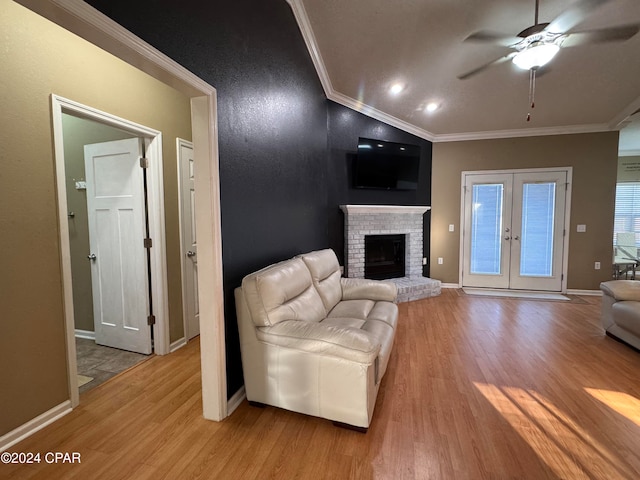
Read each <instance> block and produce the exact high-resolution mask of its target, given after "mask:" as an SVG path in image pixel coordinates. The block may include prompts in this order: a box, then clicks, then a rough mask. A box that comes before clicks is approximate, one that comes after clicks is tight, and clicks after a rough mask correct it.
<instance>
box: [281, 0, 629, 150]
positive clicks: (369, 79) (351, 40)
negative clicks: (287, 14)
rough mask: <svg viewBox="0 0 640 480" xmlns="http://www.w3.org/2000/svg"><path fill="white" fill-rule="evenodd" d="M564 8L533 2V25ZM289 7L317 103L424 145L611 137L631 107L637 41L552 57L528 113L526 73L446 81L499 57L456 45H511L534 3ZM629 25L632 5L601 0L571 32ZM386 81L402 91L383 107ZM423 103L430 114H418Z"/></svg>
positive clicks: (414, 1) (491, 50) (330, 0)
mask: <svg viewBox="0 0 640 480" xmlns="http://www.w3.org/2000/svg"><path fill="white" fill-rule="evenodd" d="M574 1H575V0H541V1H540V12H539V18H540V22H541V23H542V22H548V21H550V20H552V19H553V18H555V17H556V16H557V15H558V14H559V13H561V12H562V11H564V10H565V9H567V8H568V7H569V6H570V5H572V4H573V3H574ZM289 3H291V5H292V8H293V10H294V13H295V15H296V18H297V20H298V23H299V25H300V28H301V30H302V32H303V35H304V36H305V40H306V41H307V46H308V47H309V49H310V52H311V54H312V58H313V59H314V62H315V64H316V68H317V69H318V71H319V74H320V78H321V80H322V82H323V85H324V87H325V90H326V91H327V95H328V97H329V98H331V99H333V100H335V101H338V102H340V103H343V104H345V105H348V106H351V107H353V108H358V109H360V110H362V111H363V112H364V113H367V114H369V115H371V116H374V117H378V118H380V119H382V120H385V121H387V122H389V123H391V124H394V125H396V126H399V127H401V128H404V129H405V130H409V131H412V133H415V134H417V135H419V136H421V137H424V138H427V139H429V140H433V141H443V140H458V139H466V138H491V137H504V136H519V135H541V134H550V133H571V132H590V131H603V130H607V129H616V128H618V126H619V124H621V122H623V121H624V120H625V119H627V118H628V117H629V115H630V114H632V113H633V112H635V111H636V110H637V109H638V108H639V107H640V34H637V35H636V36H635V37H633V38H631V39H630V40H627V41H624V42H610V43H599V44H589V45H580V46H575V47H571V48H563V49H561V51H560V52H559V53H558V55H557V56H556V58H554V59H553V61H552V62H551V63H550V64H549V65H548V66H547V67H544V68H543V69H541V70H540V72H539V73H540V75H539V78H538V79H537V82H536V91H535V109H533V110H531V109H530V108H529V102H528V98H529V73H528V71H523V70H519V69H517V68H516V67H515V66H514V65H513V64H512V63H511V62H504V63H502V64H499V65H497V66H493V67H491V68H489V69H487V70H485V71H483V72H481V73H479V74H477V75H475V76H472V77H471V78H468V79H466V80H459V79H458V78H457V76H458V75H460V74H462V73H465V72H467V71H469V70H472V69H473V68H475V67H478V66H480V65H483V64H484V63H487V62H489V61H491V60H493V59H496V58H498V57H500V56H502V55H504V54H506V53H509V52H510V51H511V50H509V49H508V48H505V47H499V46H497V47H496V46H492V45H487V44H474V43H464V39H465V38H466V37H467V36H468V35H470V34H471V33H473V32H476V31H478V30H494V31H498V32H504V33H507V34H511V35H516V34H517V33H518V32H520V31H521V30H523V29H525V28H527V27H529V26H531V25H533V23H534V5H535V2H534V0H482V1H480V0H398V1H389V0H349V1H344V0H289ZM630 23H640V0H610V1H609V2H608V3H605V4H604V5H601V6H599V7H598V8H597V9H596V10H595V11H593V13H592V14H591V15H590V16H589V17H588V18H587V19H586V20H585V21H584V22H582V23H580V24H579V25H578V26H577V27H576V28H575V29H576V30H584V29H592V28H605V27H610V26H617V25H626V24H630ZM396 82H400V83H403V84H405V85H406V88H405V90H404V91H403V92H401V93H400V94H398V95H396V96H393V95H391V94H390V93H389V91H388V89H389V87H390V86H391V85H392V84H393V83H396ZM430 102H436V103H438V104H439V105H440V108H439V109H438V110H437V111H435V112H433V113H427V112H425V111H424V108H425V106H426V105H427V104H428V103H430ZM529 112H531V121H529V122H527V121H526V117H527V113H529ZM636 116H637V115H636ZM638 143H639V147H638V148H640V140H639V142H638Z"/></svg>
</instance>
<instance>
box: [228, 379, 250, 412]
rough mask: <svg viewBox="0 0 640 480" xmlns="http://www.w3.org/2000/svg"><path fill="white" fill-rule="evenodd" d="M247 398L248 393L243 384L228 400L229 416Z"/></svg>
mask: <svg viewBox="0 0 640 480" xmlns="http://www.w3.org/2000/svg"><path fill="white" fill-rule="evenodd" d="M245 398H247V393H246V391H245V389H244V385H243V386H242V387H240V390H238V391H237V392H236V393H235V394H234V395H233V397H231V398H230V399H229V401H228V402H227V417H228V416H229V415H231V414H232V413H233V412H234V411H235V410H236V408H238V407H239V406H240V404H241V403H242V401H243V400H244V399H245Z"/></svg>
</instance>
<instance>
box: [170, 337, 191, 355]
mask: <svg viewBox="0 0 640 480" xmlns="http://www.w3.org/2000/svg"><path fill="white" fill-rule="evenodd" d="M186 344H187V339H186V337H182V338H179V339H178V340H176V341H175V342H171V345H169V353H173V352H175V351H176V350H178V349H180V348H182V347H184V346H185V345H186Z"/></svg>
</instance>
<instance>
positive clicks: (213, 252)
mask: <svg viewBox="0 0 640 480" xmlns="http://www.w3.org/2000/svg"><path fill="white" fill-rule="evenodd" d="M16 1H17V2H18V3H20V4H21V5H24V6H26V7H27V8H30V9H31V10H33V11H34V12H36V13H38V14H40V15H41V16H43V17H45V18H48V19H49V20H51V21H52V22H54V23H56V24H58V25H59V26H61V27H63V28H65V29H67V30H68V31H70V32H72V33H74V34H76V35H78V36H79V37H80V38H83V39H85V40H87V41H90V42H91V43H93V44H94V45H96V46H98V47H100V48H102V49H103V50H105V51H107V52H109V53H111V54H113V55H115V56H116V57H118V58H120V59H122V60H123V61H125V62H127V63H129V64H131V65H134V66H136V68H138V69H139V70H141V71H143V72H145V73H147V74H149V75H151V76H152V77H154V78H156V79H157V80H159V81H161V82H163V83H166V84H167V85H170V86H172V87H174V88H176V89H177V90H178V91H181V92H183V93H184V94H186V95H188V97H189V98H190V99H191V119H192V135H193V144H194V156H195V158H194V161H195V168H196V180H195V182H196V192H197V193H196V196H197V207H196V215H195V218H196V224H197V226H198V231H199V235H200V243H199V251H198V253H199V261H198V263H199V266H200V268H199V272H198V282H199V285H198V288H199V289H202V291H205V292H207V296H206V298H203V296H202V295H200V296H199V309H200V323H201V325H200V327H201V328H200V330H201V331H200V337H201V341H202V342H204V343H206V344H207V345H208V346H209V348H206V349H203V351H202V352H201V357H202V362H201V366H202V386H203V391H202V397H203V399H202V400H203V413H204V417H205V418H207V419H210V420H222V419H223V418H225V417H226V416H227V404H228V401H227V387H226V376H225V372H226V367H225V365H226V359H225V358H226V357H225V336H224V295H223V282H222V240H221V222H220V200H219V196H220V185H219V169H218V141H217V100H216V95H217V94H216V90H215V88H214V87H212V86H211V85H209V84H207V83H206V82H205V81H204V80H202V79H201V78H199V77H197V76H196V75H194V74H193V73H191V72H189V71H188V70H187V69H185V68H184V67H182V66H181V65H179V64H177V63H176V62H175V61H173V60H171V59H170V58H168V57H167V56H166V55H164V54H162V53H161V52H159V51H158V50H156V49H154V48H153V47H152V46H150V45H149V44H147V43H145V42H143V41H142V40H140V39H139V38H138V37H136V36H135V35H133V34H131V33H130V32H129V31H127V30H126V29H125V28H124V27H121V26H120V25H117V24H115V23H114V22H113V21H112V20H111V19H109V18H108V17H106V16H105V15H103V14H102V13H100V12H97V11H96V10H95V9H93V8H92V7H91V6H89V5H88V4H86V3H84V2H57V1H55V0H38V1H33V0H16ZM59 108H60V107H59V106H56V105H55V102H54V105H53V110H54V111H56V109H59ZM58 127H59V125H58ZM55 134H56V130H55V128H54V135H55ZM59 155H62V153H61V152H60V151H58V150H56V158H58V156H59ZM56 168H58V166H56ZM58 213H59V217H60V218H65V219H66V215H67V213H68V212H67V209H66V203H65V201H64V199H63V198H62V197H59V201H58ZM156 220H157V219H156ZM154 223H155V224H157V222H154ZM59 233H60V241H61V243H62V244H64V243H65V242H68V233H69V232H68V227H67V226H66V222H61V223H60V231H59ZM61 253H62V256H63V257H64V255H65V251H64V250H62V252H61ZM153 261H154V258H153V257H152V262H153ZM61 263H62V266H63V268H62V270H63V292H64V304H65V324H66V343H67V353H68V356H67V358H68V367H69V392H70V404H71V407H72V408H73V407H75V406H77V405H78V393H77V391H78V388H77V381H76V379H75V371H76V359H75V346H74V329H73V309H72V307H70V306H72V303H73V302H72V298H71V291H70V289H69V284H70V281H71V280H70V278H71V274H70V271H69V269H68V268H67V267H66V266H65V265H68V263H67V261H66V259H64V258H63V259H62V262H61ZM156 316H157V315H156ZM157 329H158V323H156V325H155V326H154V338H155V341H156V353H157V354H165V353H168V352H169V342H168V332H164V331H160V332H159V333H160V334H161V336H162V339H160V338H159V337H158V336H157V335H156V330H157ZM161 340H162V341H161ZM162 347H164V351H160V350H161V348H162Z"/></svg>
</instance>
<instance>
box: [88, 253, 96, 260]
mask: <svg viewBox="0 0 640 480" xmlns="http://www.w3.org/2000/svg"><path fill="white" fill-rule="evenodd" d="M87 258H88V259H89V260H95V259H96V258H98V257H96V254H95V253H90V254H89V255H87Z"/></svg>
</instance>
